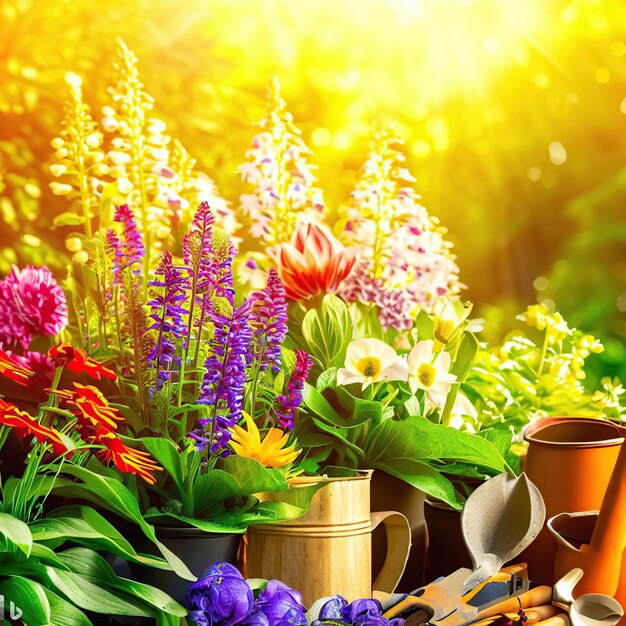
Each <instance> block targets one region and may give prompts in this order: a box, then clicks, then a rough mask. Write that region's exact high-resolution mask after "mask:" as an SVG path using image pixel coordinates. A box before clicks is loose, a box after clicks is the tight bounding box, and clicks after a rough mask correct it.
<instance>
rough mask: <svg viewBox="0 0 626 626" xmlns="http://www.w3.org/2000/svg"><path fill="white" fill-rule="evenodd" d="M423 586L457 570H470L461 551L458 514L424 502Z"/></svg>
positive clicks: (461, 533) (465, 550)
mask: <svg viewBox="0 0 626 626" xmlns="http://www.w3.org/2000/svg"><path fill="white" fill-rule="evenodd" d="M424 517H425V518H426V545H427V546H428V557H427V561H426V577H425V578H426V582H432V581H433V580H435V579H436V578H439V577H440V576H447V575H448V574H451V573H452V572H454V571H455V570H457V569H459V568H460V567H469V568H470V569H471V568H472V559H471V557H470V555H469V553H468V551H467V548H466V547H465V540H464V539H463V532H462V530H461V512H460V511H457V510H455V509H453V508H452V507H450V506H448V505H447V504H444V503H443V502H438V501H431V500H429V499H428V498H426V502H425V503H424Z"/></svg>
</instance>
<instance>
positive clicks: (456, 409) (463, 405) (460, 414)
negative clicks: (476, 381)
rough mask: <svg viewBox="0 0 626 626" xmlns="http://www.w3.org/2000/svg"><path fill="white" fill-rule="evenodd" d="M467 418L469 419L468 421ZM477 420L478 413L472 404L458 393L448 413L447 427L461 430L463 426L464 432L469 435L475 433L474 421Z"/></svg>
mask: <svg viewBox="0 0 626 626" xmlns="http://www.w3.org/2000/svg"><path fill="white" fill-rule="evenodd" d="M467 418H470V419H469V420H468V419H467ZM477 419H478V411H477V410H476V407H475V406H474V405H473V404H472V402H471V401H470V399H469V398H468V397H467V396H466V395H464V394H462V393H461V392H460V391H459V393H458V394H457V396H456V399H455V401H454V406H453V407H452V411H451V412H450V422H449V423H448V426H450V427H452V428H456V429H457V430H461V428H462V427H463V426H465V430H466V431H467V432H469V433H475V432H476V427H475V424H476V420H477Z"/></svg>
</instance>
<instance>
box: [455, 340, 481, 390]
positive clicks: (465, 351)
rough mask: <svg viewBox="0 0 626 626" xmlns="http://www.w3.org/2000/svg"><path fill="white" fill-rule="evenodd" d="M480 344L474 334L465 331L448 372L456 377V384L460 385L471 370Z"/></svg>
mask: <svg viewBox="0 0 626 626" xmlns="http://www.w3.org/2000/svg"><path fill="white" fill-rule="evenodd" d="M479 349H480V344H479V343H478V339H476V336H475V335H474V333H472V332H470V331H469V330H466V331H465V332H464V333H463V338H462V339H461V345H460V346H459V349H458V351H457V353H456V358H455V359H454V363H453V365H452V368H451V370H450V372H451V373H452V374H454V375H455V376H456V377H457V382H459V383H462V382H463V381H464V380H465V377H466V376H467V374H468V372H469V371H470V370H471V368H472V364H473V363H474V359H475V358H476V355H477V354H478V350H479Z"/></svg>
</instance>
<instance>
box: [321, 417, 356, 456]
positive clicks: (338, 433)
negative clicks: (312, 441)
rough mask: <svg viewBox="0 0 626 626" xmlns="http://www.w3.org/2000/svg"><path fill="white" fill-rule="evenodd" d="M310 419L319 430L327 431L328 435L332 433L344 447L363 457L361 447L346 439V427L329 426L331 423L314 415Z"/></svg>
mask: <svg viewBox="0 0 626 626" xmlns="http://www.w3.org/2000/svg"><path fill="white" fill-rule="evenodd" d="M311 421H312V422H313V423H314V424H315V425H316V426H317V427H318V428H319V429H320V430H323V431H324V432H326V433H328V434H329V435H332V436H333V438H334V439H337V440H338V441H340V442H341V443H342V444H343V445H344V446H345V447H346V448H349V449H350V450H352V451H353V452H356V454H357V455H358V456H359V457H363V450H361V448H359V446H357V445H356V444H355V443H353V442H352V441H350V440H349V439H348V433H347V430H346V429H344V428H339V427H338V426H331V425H329V424H326V423H325V422H322V421H321V420H318V419H316V418H314V417H312V418H311Z"/></svg>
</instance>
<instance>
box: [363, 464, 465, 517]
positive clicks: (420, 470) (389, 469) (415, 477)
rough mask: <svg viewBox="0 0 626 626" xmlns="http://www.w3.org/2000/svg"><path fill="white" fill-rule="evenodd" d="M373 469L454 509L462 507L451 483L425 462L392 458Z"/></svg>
mask: <svg viewBox="0 0 626 626" xmlns="http://www.w3.org/2000/svg"><path fill="white" fill-rule="evenodd" d="M373 468H374V469H379V470H383V471H384V472H386V473H387V474H391V475H392V476H395V477H396V478H400V479H401V480H403V481H405V482H407V483H409V485H412V486H413V487H415V488H417V489H420V490H421V491H423V492H424V493H427V494H428V495H429V496H433V497H434V498H438V499H439V500H443V501H444V502H446V503H447V504H449V505H451V506H453V507H454V508H456V509H460V508H462V504H461V503H459V502H458V501H457V498H456V495H455V492H454V487H453V486H452V483H451V482H450V481H449V480H448V479H447V478H446V477H445V476H442V475H441V474H440V473H439V472H438V471H437V470H436V469H434V468H432V467H431V466H430V465H428V464H427V463H423V462H422V461H418V460H417V459H411V458H399V457H396V458H393V459H388V460H386V461H379V462H377V463H376V464H375V465H374V466H373Z"/></svg>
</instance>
